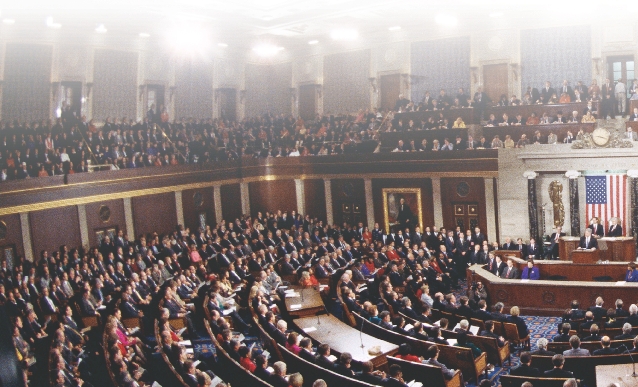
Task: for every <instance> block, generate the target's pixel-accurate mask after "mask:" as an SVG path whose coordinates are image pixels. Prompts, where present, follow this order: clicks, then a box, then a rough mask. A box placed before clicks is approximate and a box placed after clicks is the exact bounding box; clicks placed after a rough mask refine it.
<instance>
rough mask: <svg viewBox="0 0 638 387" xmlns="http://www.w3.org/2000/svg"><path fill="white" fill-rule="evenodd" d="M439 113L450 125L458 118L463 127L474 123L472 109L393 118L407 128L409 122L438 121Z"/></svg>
mask: <svg viewBox="0 0 638 387" xmlns="http://www.w3.org/2000/svg"><path fill="white" fill-rule="evenodd" d="M440 113H443V118H447V119H448V121H449V122H450V123H454V121H456V119H457V118H459V117H461V118H462V119H463V122H465V125H470V124H473V123H474V108H462V109H448V110H434V111H433V110H427V111H422V112H408V113H397V114H395V115H394V118H395V119H399V120H403V124H404V125H406V126H407V124H408V122H409V121H410V120H413V121H414V123H415V124H420V123H421V121H425V122H427V121H428V120H429V119H430V117H432V118H434V121H438V120H439V114H440Z"/></svg>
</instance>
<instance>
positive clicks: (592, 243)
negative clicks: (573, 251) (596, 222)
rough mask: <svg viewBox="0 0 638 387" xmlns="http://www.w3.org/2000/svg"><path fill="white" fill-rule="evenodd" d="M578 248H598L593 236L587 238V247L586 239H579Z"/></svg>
mask: <svg viewBox="0 0 638 387" xmlns="http://www.w3.org/2000/svg"><path fill="white" fill-rule="evenodd" d="M601 227H602V226H601ZM578 247H582V248H583V249H591V248H594V247H595V248H598V241H597V240H596V238H594V237H593V236H592V237H589V245H587V238H586V237H581V238H580V243H578Z"/></svg>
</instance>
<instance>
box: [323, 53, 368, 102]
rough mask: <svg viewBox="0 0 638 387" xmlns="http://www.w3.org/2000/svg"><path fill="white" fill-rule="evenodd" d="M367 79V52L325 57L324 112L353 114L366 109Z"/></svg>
mask: <svg viewBox="0 0 638 387" xmlns="http://www.w3.org/2000/svg"><path fill="white" fill-rule="evenodd" d="M370 76H371V75H370V50H359V51H352V52H344V53H340V54H332V55H328V56H325V57H324V61H323V100H324V105H323V110H324V113H327V114H340V113H355V112H357V111H359V110H360V109H367V108H368V107H370V81H369V78H370Z"/></svg>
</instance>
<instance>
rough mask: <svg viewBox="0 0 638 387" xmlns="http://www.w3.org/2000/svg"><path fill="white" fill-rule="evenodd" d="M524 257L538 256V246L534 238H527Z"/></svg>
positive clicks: (534, 257) (535, 257)
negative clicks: (527, 243) (527, 242)
mask: <svg viewBox="0 0 638 387" xmlns="http://www.w3.org/2000/svg"><path fill="white" fill-rule="evenodd" d="M525 258H527V259H537V258H540V248H539V246H538V245H537V244H536V240H535V239H534V238H530V239H529V245H528V246H527V252H526V253H525Z"/></svg>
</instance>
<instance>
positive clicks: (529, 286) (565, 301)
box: [467, 265, 638, 316]
mask: <svg viewBox="0 0 638 387" xmlns="http://www.w3.org/2000/svg"><path fill="white" fill-rule="evenodd" d="M471 270H474V280H475V281H481V282H483V284H484V285H485V287H486V288H487V294H488V297H489V301H490V302H489V304H490V305H493V304H495V303H497V302H499V301H500V302H502V303H503V304H505V306H506V310H509V308H510V307H512V306H514V305H516V306H518V307H519V308H520V309H521V311H522V314H531V315H539V316H562V315H563V311H564V310H565V309H566V308H568V307H569V305H570V303H571V301H572V300H579V301H580V304H581V305H594V302H595V301H596V298H597V297H599V296H600V297H602V298H603V299H604V300H606V301H607V302H610V303H613V302H614V300H617V299H619V298H620V299H622V300H634V299H635V298H636V292H638V283H625V284H622V285H620V286H617V285H616V284H615V283H610V282H593V281H589V282H586V281H545V280H538V281H523V280H520V279H515V280H509V279H502V278H498V277H496V276H495V275H494V274H492V273H490V272H489V271H487V270H485V269H484V268H483V267H481V266H480V265H473V266H470V267H469V268H468V270H467V276H468V278H471Z"/></svg>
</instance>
